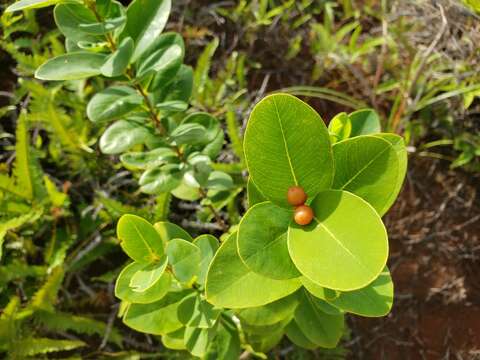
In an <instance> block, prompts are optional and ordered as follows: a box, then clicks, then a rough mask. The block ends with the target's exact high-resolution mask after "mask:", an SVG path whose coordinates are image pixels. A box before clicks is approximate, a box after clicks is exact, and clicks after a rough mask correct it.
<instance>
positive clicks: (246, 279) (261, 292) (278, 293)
mask: <svg viewBox="0 0 480 360" xmlns="http://www.w3.org/2000/svg"><path fill="white" fill-rule="evenodd" d="M236 236H237V234H236V233H233V234H232V235H230V237H229V238H228V239H227V240H226V241H225V242H224V243H223V244H222V245H221V246H220V248H219V249H218V251H217V253H216V254H215V256H214V258H213V260H212V263H211V264H210V267H209V269H208V273H207V282H206V285H205V287H206V296H207V301H208V302H210V303H211V304H213V305H215V306H218V307H227V308H234V309H241V308H247V307H255V306H262V305H266V304H268V303H271V302H273V301H275V300H278V299H281V298H283V297H285V296H287V295H290V294H291V293H293V292H294V291H295V290H297V289H298V288H299V287H300V281H299V280H297V279H292V280H273V279H269V278H266V277H264V276H261V275H258V274H256V273H254V272H252V271H251V270H249V269H248V268H247V267H246V266H245V265H244V264H243V262H242V260H241V259H240V257H239V255H238V253H237V244H236Z"/></svg>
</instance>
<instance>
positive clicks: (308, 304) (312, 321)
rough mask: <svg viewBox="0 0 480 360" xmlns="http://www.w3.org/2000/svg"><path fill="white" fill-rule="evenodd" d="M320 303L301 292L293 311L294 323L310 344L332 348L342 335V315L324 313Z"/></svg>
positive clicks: (318, 300)
mask: <svg viewBox="0 0 480 360" xmlns="http://www.w3.org/2000/svg"><path fill="white" fill-rule="evenodd" d="M322 301H323V300H320V299H316V298H315V297H313V296H312V295H310V294H309V293H307V292H305V291H303V292H301V293H300V294H299V304H298V306H297V309H296V310H295V323H296V325H298V329H299V330H300V331H301V333H302V334H303V335H304V336H305V337H306V338H307V339H308V340H309V341H310V342H311V343H314V344H317V345H319V346H321V347H324V348H334V347H336V346H337V344H338V342H339V341H340V338H341V337H342V335H343V329H344V315H343V314H337V315H331V314H327V313H325V312H324V311H323V310H322V306H321V305H320V304H321V302H322Z"/></svg>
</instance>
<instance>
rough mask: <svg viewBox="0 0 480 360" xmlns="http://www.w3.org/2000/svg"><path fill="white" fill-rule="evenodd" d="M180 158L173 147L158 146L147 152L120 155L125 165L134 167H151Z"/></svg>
mask: <svg viewBox="0 0 480 360" xmlns="http://www.w3.org/2000/svg"><path fill="white" fill-rule="evenodd" d="M177 159H178V155H177V154H176V153H175V151H173V150H172V149H171V148H157V149H153V150H151V151H146V152H129V153H126V154H122V155H121V156H120V161H121V162H122V163H123V165H125V166H127V167H129V168H132V169H150V168H154V167H157V166H160V165H164V164H166V163H169V162H174V161H176V160H177Z"/></svg>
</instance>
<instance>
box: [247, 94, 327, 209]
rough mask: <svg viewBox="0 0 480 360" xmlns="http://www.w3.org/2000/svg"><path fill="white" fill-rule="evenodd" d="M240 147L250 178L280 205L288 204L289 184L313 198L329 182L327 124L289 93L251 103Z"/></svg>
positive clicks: (266, 195) (287, 205) (270, 198)
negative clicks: (250, 112) (299, 187)
mask: <svg viewBox="0 0 480 360" xmlns="http://www.w3.org/2000/svg"><path fill="white" fill-rule="evenodd" d="M244 149H245V158H246V161H247V165H248V170H249V172H250V177H251V178H252V180H253V182H254V183H255V185H256V186H257V188H258V189H259V190H260V192H261V193H262V194H263V195H265V197H267V198H268V199H269V200H270V201H272V202H274V203H276V204H278V205H281V206H284V207H290V205H289V204H288V202H287V191H288V189H289V188H290V187H291V186H294V185H300V186H302V187H303V188H304V190H305V192H306V193H307V195H308V196H309V198H313V197H315V195H316V194H317V193H318V192H319V191H321V190H324V189H327V188H329V187H330V185H331V183H332V178H333V158H332V150H331V146H330V139H329V135H328V131H327V128H326V127H325V124H324V123H323V121H322V119H321V118H320V116H319V115H318V114H317V113H316V112H315V110H313V109H312V108H311V107H310V106H308V105H307V104H306V103H304V102H303V101H301V100H299V99H297V98H295V97H293V96H291V95H286V94H274V95H270V96H267V97H266V98H264V99H263V100H262V101H261V102H259V103H258V104H257V105H256V106H255V108H254V109H253V111H252V114H251V115H250V120H249V121H248V124H247V130H246V132H245V139H244Z"/></svg>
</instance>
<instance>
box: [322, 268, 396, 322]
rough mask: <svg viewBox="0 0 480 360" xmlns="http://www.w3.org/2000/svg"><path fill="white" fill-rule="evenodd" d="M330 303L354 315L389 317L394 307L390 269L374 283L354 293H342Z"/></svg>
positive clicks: (385, 270)
mask: <svg viewBox="0 0 480 360" xmlns="http://www.w3.org/2000/svg"><path fill="white" fill-rule="evenodd" d="M327 301H328V302H329V303H331V304H332V305H334V306H336V307H338V308H339V309H342V310H344V311H348V312H350V313H353V314H357V315H361V316H367V317H380V316H385V315H387V314H388V313H389V312H390V310H391V308H392V305H393V282H392V278H391V277H390V272H389V271H388V268H387V267H385V269H384V271H383V272H382V273H381V274H380V275H379V276H378V278H376V279H375V280H374V281H373V282H372V283H370V284H368V285H367V286H366V287H364V288H362V289H358V290H354V291H348V292H341V293H340V295H339V296H338V297H337V298H335V299H332V300H328V299H327Z"/></svg>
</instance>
